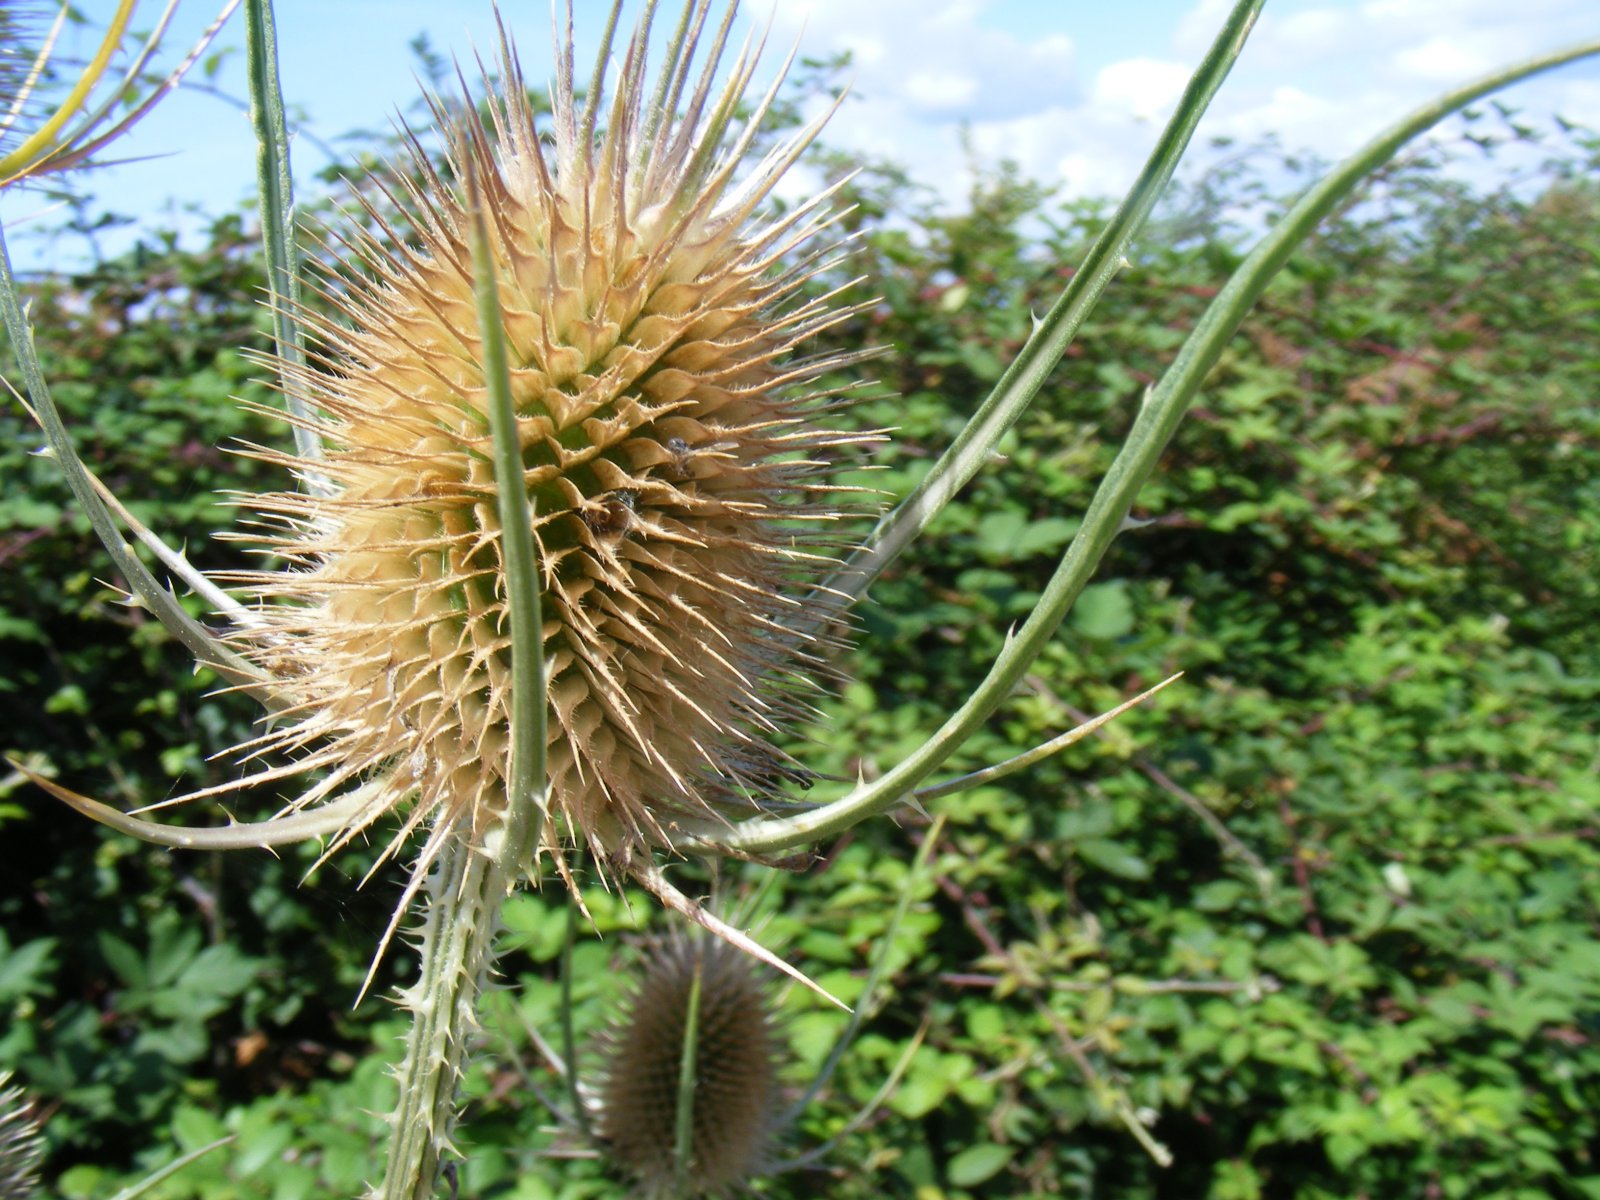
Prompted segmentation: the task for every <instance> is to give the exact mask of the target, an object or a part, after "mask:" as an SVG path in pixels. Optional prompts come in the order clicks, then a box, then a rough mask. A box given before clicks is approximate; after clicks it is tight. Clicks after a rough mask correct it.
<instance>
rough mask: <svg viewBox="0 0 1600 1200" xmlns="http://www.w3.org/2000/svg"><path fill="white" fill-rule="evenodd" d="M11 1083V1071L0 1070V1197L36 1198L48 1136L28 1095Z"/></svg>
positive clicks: (3, 1199)
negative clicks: (44, 1135)
mask: <svg viewBox="0 0 1600 1200" xmlns="http://www.w3.org/2000/svg"><path fill="white" fill-rule="evenodd" d="M10 1083H11V1072H10V1071H0V1200H33V1197H35V1196H37V1195H38V1194H39V1163H40V1161H41V1160H42V1159H43V1158H44V1137H43V1135H42V1134H41V1133H40V1126H39V1122H38V1120H37V1119H36V1118H35V1117H34V1115H33V1110H32V1109H31V1107H30V1106H29V1104H28V1099H27V1096H26V1095H24V1094H23V1091H22V1089H21V1088H18V1087H11V1086H8V1085H9V1084H10Z"/></svg>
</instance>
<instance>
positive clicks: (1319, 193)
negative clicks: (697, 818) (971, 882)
mask: <svg viewBox="0 0 1600 1200" xmlns="http://www.w3.org/2000/svg"><path fill="white" fill-rule="evenodd" d="M1594 54H1600V41H1592V42H1585V43H1582V44H1580V45H1577V46H1573V47H1569V48H1568V49H1565V50H1560V51H1556V52H1554V53H1552V54H1546V55H1542V56H1540V57H1538V58H1535V59H1531V60H1529V61H1527V62H1524V63H1520V64H1518V65H1516V66H1513V67H1508V68H1506V69H1504V70H1501V71H1496V72H1495V73H1493V74H1492V75H1488V76H1485V77H1484V78H1482V79H1479V80H1477V81H1476V82H1474V83H1470V84H1468V85H1466V86H1465V87H1462V88H1458V89H1457V90H1455V91H1453V92H1450V93H1448V94H1447V95H1445V96H1442V97H1440V98H1439V99H1437V100H1435V101H1434V102H1433V103H1431V104H1429V105H1427V106H1425V107H1423V108H1421V109H1418V110H1417V111H1416V112H1414V113H1412V114H1411V115H1410V116H1408V117H1406V118H1404V119H1403V120H1401V121H1400V122H1398V123H1397V124H1396V125H1394V126H1393V127H1391V128H1390V129H1388V130H1387V131H1386V132H1384V133H1383V134H1381V135H1380V136H1379V137H1377V138H1375V139H1374V140H1373V141H1371V142H1370V143H1368V144H1367V145H1366V146H1365V147H1363V148H1362V149H1361V150H1359V151H1358V152H1357V153H1355V154H1354V155H1352V156H1351V157H1350V158H1348V159H1346V160H1345V161H1344V162H1343V163H1341V164H1340V165H1339V166H1338V167H1336V168H1335V169H1334V170H1333V171H1332V172H1331V173H1329V175H1328V176H1327V177H1326V178H1325V179H1323V180H1322V182H1321V183H1319V184H1317V185H1316V186H1315V187H1313V188H1312V189H1311V190H1310V191H1308V192H1307V193H1306V194H1305V195H1304V196H1302V197H1301V198H1300V200H1299V201H1298V202H1297V203H1296V204H1295V205H1294V207H1293V208H1291V209H1290V210H1289V212H1288V213H1287V214H1286V215H1285V216H1284V218H1283V220H1282V221H1281V222H1280V223H1279V224H1278V225H1277V226H1275V227H1274V228H1273V230H1272V231H1271V232H1270V233H1269V234H1267V236H1266V237H1264V238H1263V239H1262V240H1261V241H1260V243H1258V244H1257V246H1256V248H1255V249H1254V250H1253V251H1251V253H1250V255H1249V256H1248V257H1247V258H1246V259H1245V260H1244V262H1243V263H1241V264H1240V266H1239V269H1238V270H1237V271H1236V272H1235V273H1234V275H1233V277H1232V279H1230V280H1229V281H1228V284H1227V286H1225V287H1224V288H1223V289H1222V291H1221V292H1219V293H1218V294H1217V297H1216V298H1215V299H1214V300H1213V301H1212V303H1211V305H1210V307H1209V308H1208V309H1207V310H1206V312H1205V314H1204V315H1203V316H1202V317H1201V319H1200V321H1199V323H1198V324H1197V325H1196V327H1195V329H1194V331H1193V333H1191V334H1190V336H1189V339H1188V341H1186V342H1185V343H1184V346H1183V348H1182V350H1180V351H1179V353H1178V357H1177V358H1176V360H1174V362H1173V364H1172V366H1171V367H1170V368H1169V369H1168V371H1167V373H1166V374H1165V375H1164V376H1163V377H1162V379H1161V382H1160V383H1159V384H1157V385H1156V387H1155V389H1154V390H1153V391H1151V392H1150V393H1149V394H1148V395H1146V397H1145V398H1144V401H1143V403H1142V404H1141V406H1140V409H1139V414H1138V416H1137V417H1136V418H1135V420H1134V424H1133V429H1132V430H1131V431H1130V432H1129V434H1128V438H1127V440H1126V442H1124V444H1123V446H1122V449H1121V450H1120V451H1119V452H1118V454H1117V457H1116V459H1115V460H1114V461H1113V462H1112V464H1111V468H1110V470H1109V471H1107V473H1106V477H1105V479H1104V480H1102V481H1101V483H1100V486H1099V488H1098V489H1097V490H1096V491H1095V495H1094V498H1093V500H1091V501H1090V504H1089V509H1088V512H1087V513H1086V514H1085V515H1084V519H1083V524H1082V525H1081V526H1080V528H1079V530H1078V533H1077V536H1076V537H1074V538H1073V540H1072V543H1071V544H1070V545H1069V546H1068V547H1067V551H1066V554H1065V555H1064V556H1063V558H1062V560H1061V563H1060V564H1059V565H1058V566H1057V568H1056V570H1055V573H1054V574H1053V575H1052V576H1051V577H1050V581H1049V583H1048V584H1047V585H1046V586H1045V589H1044V592H1043V594H1042V595H1041V596H1040V599H1039V603H1038V605H1037V606H1036V607H1035V609H1034V611H1033V613H1032V614H1031V615H1030V616H1029V618H1028V620H1027V621H1026V622H1024V624H1023V625H1022V627H1021V628H1020V629H1018V630H1016V631H1015V632H1014V633H1012V634H1011V635H1009V636H1008V637H1007V638H1006V644H1005V647H1004V648H1003V649H1002V650H1001V652H1000V654H999V656H998V657H997V658H996V659H995V662H994V665H993V666H992V667H991V668H990V670H989V673H988V675H987V676H986V677H985V678H984V680H983V682H982V683H981V684H979V685H978V687H977V689H976V690H975V691H974V692H973V693H972V695H971V696H969V697H968V699H967V700H966V702H965V703H964V704H962V706H961V707H960V708H959V709H957V710H956V712H955V713H954V714H952V715H951V716H950V717H949V719H948V720H946V721H945V723H944V725H943V726H942V727H941V728H940V729H939V730H938V732H936V733H935V734H934V735H933V736H932V737H930V738H929V739H928V740H927V741H926V742H925V743H924V744H923V745H922V746H921V747H919V748H918V749H917V750H915V751H914V752H913V753H911V754H910V755H909V756H907V757H906V758H905V759H904V760H903V761H901V762H900V763H899V764H898V765H897V766H895V767H894V768H893V769H892V770H890V771H888V772H887V773H886V774H884V775H883V777H882V778H880V779H878V780H877V781H875V782H874V783H871V784H866V785H862V786H861V787H858V788H856V790H855V791H853V792H851V793H850V794H849V795H847V796H845V797H843V798H842V799H840V800H836V801H834V802H833V803H831V804H826V805H822V806H820V807H818V808H816V809H813V810H811V811H808V812H804V813H799V814H796V815H794V816H790V817H786V818H771V819H765V820H759V821H750V822H747V823H746V824H744V825H741V826H740V827H739V828H738V829H736V830H734V831H732V832H731V833H726V832H725V833H722V834H720V835H719V834H717V833H715V832H712V831H710V830H707V831H705V834H704V841H705V844H707V845H708V846H711V847H716V848H721V849H727V850H735V851H739V852H742V853H749V854H777V853H782V852H784V851H787V850H791V849H793V848H795V847H796V846H801V845H806V844H809V843H811V842H814V841H817V840H818V839H821V838H825V837H831V836H833V835H835V834H838V833H840V832H842V831H844V830H845V829H848V828H849V827H850V826H852V825H855V824H857V823H858V822H860V821H862V820H864V819H865V818H867V817H869V816H872V815H874V814H876V813H881V812H884V811H886V810H888V809H890V808H893V807H894V806H895V805H897V804H899V803H901V802H902V801H904V799H905V798H906V797H907V796H909V795H910V794H911V793H912V792H913V791H915V790H916V788H917V785H918V784H920V783H921V782H922V781H923V780H924V779H926V778H927V777H928V776H929V775H930V774H932V773H933V772H934V771H935V770H937V769H938V767H939V765H940V764H941V763H943V762H944V761H945V760H946V759H948V758H949V757H950V756H951V755H952V754H954V753H955V752H956V751H957V750H958V749H960V747H961V746H962V745H963V744H965V742H966V741H967V739H968V738H970V737H971V736H972V735H973V734H974V733H976V732H977V731H978V730H979V729H981V728H982V727H983V724H984V722H985V721H987V720H988V718H989V716H990V715H991V714H992V713H993V712H994V711H995V710H996V709H997V708H999V706H1000V705H1001V703H1003V702H1004V700H1005V698H1006V697H1007V696H1008V695H1010V693H1011V690H1012V689H1013V688H1014V687H1015V686H1016V685H1017V684H1018V683H1019V682H1020V681H1021V680H1022V677H1023V675H1024V673H1025V672H1026V671H1027V670H1028V668H1029V667H1030V666H1031V665H1032V664H1033V661H1034V660H1035V659H1036V658H1037V657H1038V656H1039V654H1040V653H1041V652H1042V651H1043V650H1044V647H1045V645H1046V644H1047V643H1048V642H1049V640H1050V638H1051V637H1052V636H1053V635H1054V634H1055V631H1056V629H1057V627H1058V626H1059V625H1060V624H1061V621H1062V620H1063V619H1064V618H1065V617H1066V615H1067V613H1068V611H1069V610H1070V609H1071V607H1072V605H1073V603H1074V602H1075V601H1076V600H1077V598H1078V595H1079V593H1080V592H1082V591H1083V588H1084V586H1085V585H1086V584H1087V583H1088V582H1089V580H1090V579H1091V578H1092V577H1093V575H1094V572H1095V570H1096V569H1097V568H1098V567H1099V565H1100V560H1101V558H1103V557H1104V555H1105V552H1106V551H1107V550H1108V549H1109V548H1110V546H1111V543H1112V541H1114V540H1115V538H1116V536H1117V534H1118V533H1119V532H1120V531H1121V530H1122V528H1123V522H1124V520H1125V519H1126V517H1127V515H1128V512H1129V510H1130V509H1131V508H1132V506H1133V502H1134V499H1135V498H1136V497H1137V496H1138V494H1139V489H1140V488H1141V487H1142V486H1143V485H1144V482H1145V480H1146V479H1147V478H1148V477H1149V475H1150V473H1151V472H1152V471H1153V470H1154V469H1155V466H1156V462H1157V461H1158V459H1159V458H1160V456H1161V453H1162V451H1163V450H1164V449H1165V448H1166V446H1167V443H1168V442H1169V441H1170V440H1171V439H1172V435H1173V433H1174V432H1175V431H1176V430H1177V428H1178V425H1179V423H1180V422H1181V421H1182V420H1183V417H1184V415H1185V413H1186V412H1187V411H1188V408H1189V405H1190V403H1191V402H1192V401H1193V399H1194V396H1195V394H1196V393H1197V392H1198V391H1199V389H1200V385H1201V383H1202V382H1203V380H1204V379H1205V376H1206V374H1207V372H1208V371H1210V369H1211V368H1212V366H1214V365H1215V364H1216V361H1217V359H1218V357H1219V356H1220V355H1221V353H1222V348H1223V346H1224V345H1226V344H1227V342H1228V340H1229V339H1230V338H1231V337H1232V336H1233V334H1234V332H1235V331H1236V330H1237V329H1238V327H1239V324H1240V322H1241V321H1242V320H1243V319H1244V316H1245V314H1246V313H1247V312H1248V311H1249V310H1250V308H1251V307H1252V306H1253V305H1254V304H1255V302H1256V300H1257V299H1258V298H1259V297H1260V295H1261V293H1262V292H1263V291H1264V290H1265V289H1266V286H1267V284H1268V282H1269V281H1270V280H1271V279H1272V277H1273V276H1274V275H1275V274H1276V273H1277V272H1278V270H1279V269H1280V268H1281V267H1282V266H1283V264H1284V263H1285V262H1286V261H1287V260H1288V258H1289V255H1290V254H1291V253H1292V252H1293V251H1294V249H1295V247H1296V246H1298V245H1299V244H1300V243H1301V242H1303V241H1304V240H1305V239H1306V238H1307V237H1309V236H1310V235H1311V233H1312V231H1313V230H1314V229H1315V228H1316V226H1317V224H1318V223H1319V222H1320V221H1321V220H1322V219H1323V218H1324V217H1326V216H1327V215H1328V214H1329V213H1330V212H1332V211H1333V209H1334V208H1335V207H1337V205H1338V204H1339V203H1340V202H1341V201H1343V200H1344V199H1346V198H1347V197H1348V196H1349V195H1350V194H1351V193H1352V192H1353V191H1354V190H1355V189H1356V188H1357V187H1358V186H1359V185H1360V184H1361V182H1362V181H1363V180H1364V179H1366V178H1367V176H1369V175H1371V174H1372V173H1373V172H1374V171H1375V170H1377V169H1379V168H1380V167H1382V166H1383V165H1384V164H1386V163H1387V162H1389V160H1390V159H1392V158H1393V157H1394V156H1395V154H1396V153H1397V152H1398V151H1399V150H1400V148H1401V147H1403V146H1404V145H1405V144H1406V143H1407V142H1409V141H1411V140H1412V139H1414V138H1416V137H1417V136H1419V135H1420V134H1422V133H1425V132H1426V131H1427V130H1429V129H1431V128H1432V127H1433V126H1434V125H1436V124H1438V123H1439V122H1440V121H1442V120H1443V119H1444V118H1445V117H1447V116H1449V115H1450V114H1451V113H1453V112H1455V111H1457V110H1458V109H1461V108H1463V107H1465V106H1466V105H1468V104H1471V103H1472V102H1473V101H1474V100H1478V99H1481V98H1482V97H1484V96H1486V95H1488V94H1490V93H1492V92H1495V91H1498V90H1500V89H1501V88H1504V87H1507V86H1509V85H1511V84H1513V83H1517V82H1518V81H1520V80H1523V79H1527V78H1528V77H1530V76H1532V75H1536V74H1538V73H1539V72H1541V71H1547V70H1550V69H1551V68H1552V67H1558V66H1561V65H1563V64H1564V63H1569V62H1573V61H1575V60H1577V59H1580V58H1585V57H1588V56H1590V55H1594ZM680 848H682V847H681V846H680Z"/></svg>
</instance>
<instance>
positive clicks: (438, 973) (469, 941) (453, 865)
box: [369, 829, 516, 1200]
mask: <svg viewBox="0 0 1600 1200" xmlns="http://www.w3.org/2000/svg"><path fill="white" fill-rule="evenodd" d="M461 833H462V836H459V837H456V838H454V839H452V840H451V841H450V842H449V844H448V845H446V847H445V848H444V849H443V850H442V851H441V852H440V854H439V859H438V862H437V864H436V865H435V866H434V869H433V873H432V874H431V875H430V876H429V877H428V883H427V888H426V891H425V893H424V895H425V901H426V905H427V915H426V917H425V918H424V920H423V925H422V931H421V932H422V940H421V945H420V947H419V950H420V952H421V955H422V962H421V967H420V971H419V977H418V979H417V982H416V983H415V984H413V985H412V986H411V987H409V988H406V989H404V990H403V991H402V992H401V993H400V1003H401V1005H402V1006H403V1007H405V1008H407V1009H409V1010H410V1012H411V1015H412V1024H411V1029H410V1031H409V1032H408V1034H407V1035H406V1053H405V1058H404V1059H403V1060H401V1063H400V1065H399V1067H398V1068H396V1070H395V1079H396V1080H397V1081H398V1083H399V1085H400V1094H399V1096H398V1098H397V1099H396V1101H395V1107H394V1112H393V1114H392V1115H391V1116H390V1117H389V1120H390V1122H391V1124H392V1127H393V1128H392V1134H391V1136H390V1139H389V1157H388V1162H387V1165H386V1166H385V1169H384V1175H383V1183H382V1184H381V1185H380V1186H379V1187H378V1189H377V1190H375V1191H373V1192H371V1193H369V1196H370V1197H371V1200H434V1195H435V1192H436V1189H437V1187H438V1179H439V1171H440V1168H441V1166H442V1165H443V1164H442V1161H441V1159H442V1156H443V1154H444V1153H445V1152H446V1151H447V1150H448V1148H449V1146H450V1137H451V1134H452V1132H453V1131H454V1128H455V1120H456V1104H455V1097H456V1089H457V1087H458V1086H459V1085H460V1082H461V1077H462V1075H463V1073H464V1072H465V1069H466V1063H467V1051H468V1049H469V1046H468V1043H469V1041H470V1035H471V1034H472V1033H473V1032H474V1031H475V1030H476V1029H477V1017H476V1012H477V1004H478V996H479V993H480V992H481V991H482V990H483V979H484V976H485V974H486V973H487V972H488V970H489V968H490V966H491V965H492V964H493V962H494V952H493V946H494V938H495V934H496V933H497V932H498V931H499V926H500V908H501V906H502V905H503V904H504V903H505V898H506V893H507V890H508V887H509V884H510V883H511V882H512V877H511V875H510V874H509V873H508V871H507V863H506V862H505V856H500V857H499V858H491V857H490V856H489V855H487V854H485V853H483V852H481V851H480V850H478V849H476V848H474V847H473V845H472V843H471V841H470V840H469V839H468V838H467V837H466V836H465V833H466V831H465V830H464V829H463V830H462V831H461ZM511 870H512V871H515V870H516V867H515V866H514V865H513V866H512V867H511Z"/></svg>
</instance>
